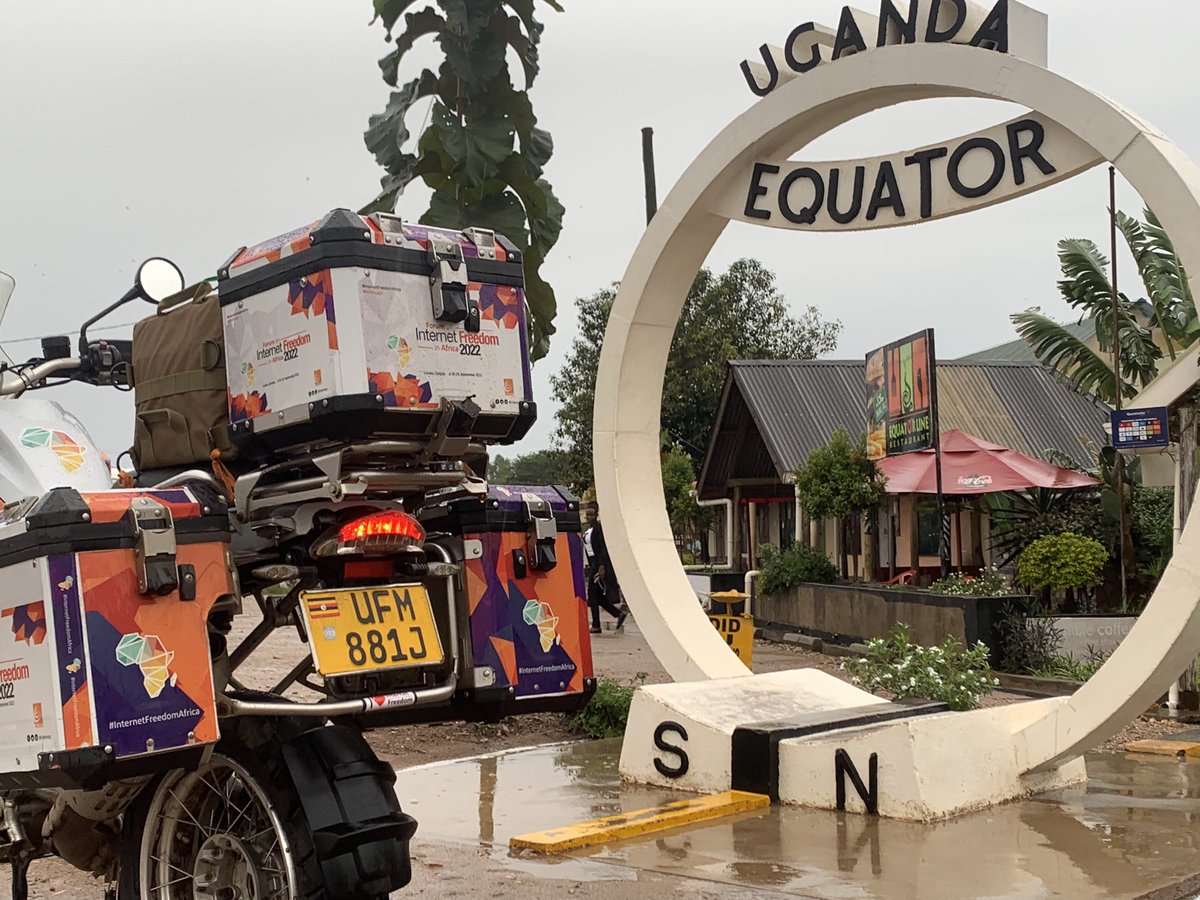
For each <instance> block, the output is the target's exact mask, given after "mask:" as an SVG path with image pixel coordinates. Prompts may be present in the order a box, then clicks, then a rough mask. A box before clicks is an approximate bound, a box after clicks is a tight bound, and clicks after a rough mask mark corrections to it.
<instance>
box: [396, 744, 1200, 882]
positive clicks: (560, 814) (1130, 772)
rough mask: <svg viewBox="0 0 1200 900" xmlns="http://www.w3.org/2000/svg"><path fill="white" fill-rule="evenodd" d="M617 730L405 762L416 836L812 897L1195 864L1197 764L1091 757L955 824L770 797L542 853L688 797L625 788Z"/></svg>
mask: <svg viewBox="0 0 1200 900" xmlns="http://www.w3.org/2000/svg"><path fill="white" fill-rule="evenodd" d="M619 754H620V741H619V740H614V741H592V742H584V743H573V744H566V745H560V746H557V747H546V748H537V749H532V750H524V751H516V752H510V753H505V754H500V755H496V756H490V757H484V758H478V759H471V760H464V761H457V762H452V763H440V764H433V765H429V766H423V767H419V768H416V769H408V770H401V771H400V772H398V775H397V783H396V789H397V791H398V792H399V794H400V797H401V799H402V802H403V804H404V807H405V811H406V812H410V813H412V814H413V815H414V816H416V818H417V821H418V822H419V823H420V828H419V830H418V832H417V837H416V839H415V840H416V842H417V843H419V842H420V840H421V838H436V839H439V840H444V841H451V842H461V843H469V844H472V845H476V846H481V847H485V848H490V850H491V853H492V855H493V856H494V857H495V858H498V859H505V860H507V863H506V864H507V865H509V866H511V867H514V868H517V869H520V870H522V871H525V872H527V873H533V874H539V873H540V874H543V875H546V876H547V877H555V878H579V879H588V880H595V879H629V878H634V877H636V873H637V872H638V871H654V872H659V873H663V874H668V875H678V876H688V877H692V878H700V879H704V880H708V881H714V882H722V883H727V884H730V885H736V886H739V887H742V888H746V889H751V890H755V891H756V892H762V893H775V892H779V893H783V894H799V895H802V896H806V897H815V898H828V900H842V898H880V900H883V898H886V900H904V898H914V900H916V898H920V900H939V898H946V900H951V898H953V900H957V898H962V897H967V896H969V897H988V898H1018V897H1019V898H1037V897H1071V898H1077V897H1113V898H1127V897H1135V896H1137V895H1139V894H1142V893H1144V892H1146V891H1148V890H1152V889H1153V888H1155V887H1160V886H1163V885H1167V884H1171V883H1173V882H1175V881H1179V880H1181V879H1183V878H1186V877H1188V876H1190V875H1193V874H1195V873H1196V872H1197V871H1200V852H1197V851H1198V844H1200V835H1197V834H1196V830H1195V822H1196V821H1197V820H1198V819H1200V763H1198V762H1193V761H1178V760H1175V759H1172V758H1169V757H1147V756H1133V755H1128V754H1094V755H1092V756H1089V757H1088V773H1089V781H1088V783H1087V785H1086V786H1085V785H1079V786H1077V787H1073V788H1067V789H1064V790H1060V791H1055V792H1051V793H1049V794H1045V795H1042V796H1040V797H1037V798H1034V799H1031V800H1027V801H1023V802H1018V803H1010V804H1005V805H1003V806H999V807H995V808H993V809H990V810H985V811H983V812H979V813H973V814H971V815H967V816H962V817H959V818H956V819H953V820H951V821H948V822H940V823H935V824H931V825H919V824H915V823H910V822H900V821H895V820H889V819H870V818H866V817H863V816H857V815H844V814H839V813H833V812H827V811H824V810H807V809H800V808H796V807H775V808H773V809H772V810H770V811H769V812H766V813H763V814H748V815H744V816H741V817H739V818H737V819H733V820H723V821H719V822H717V823H716V824H714V825H711V826H708V827H703V828H692V829H690V830H686V831H682V832H676V833H672V834H667V835H663V836H659V837H657V838H651V839H648V840H642V841H628V842H624V843H620V844H613V845H609V846H606V847H602V848H598V849H594V850H587V851H576V852H575V853H572V854H568V855H564V856H558V857H553V858H551V859H545V858H543V857H540V856H521V857H516V856H511V855H510V854H509V851H508V840H509V838H511V837H512V836H513V835H516V834H522V833H524V832H529V831H540V830H543V829H546V828H552V827H556V826H560V825H568V824H572V823H575V822H580V821H583V820H585V819H592V818H597V817H599V816H609V815H616V814H617V813H621V812H630V811H633V810H637V809H642V808H645V807H647V806H652V805H654V804H656V803H660V802H664V801H669V800H674V799H679V798H680V797H681V796H686V795H681V794H678V793H675V792H671V791H666V790H660V789H655V788H648V787H644V786H635V785H626V784H622V783H621V781H620V778H619V776H618V772H617V760H618V757H619Z"/></svg>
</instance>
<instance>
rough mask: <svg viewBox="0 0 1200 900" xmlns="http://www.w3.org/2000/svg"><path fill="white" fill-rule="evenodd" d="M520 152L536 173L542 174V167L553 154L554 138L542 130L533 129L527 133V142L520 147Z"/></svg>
mask: <svg viewBox="0 0 1200 900" xmlns="http://www.w3.org/2000/svg"><path fill="white" fill-rule="evenodd" d="M521 152H522V153H524V154H525V157H526V160H527V161H528V162H529V164H530V165H531V166H533V167H534V168H535V169H536V170H537V173H538V174H539V175H540V174H541V173H542V167H543V166H545V165H546V163H548V162H549V161H550V157H551V155H553V153H554V138H552V137H551V136H550V132H548V131H546V130H545V129H544V128H538V127H536V126H535V127H533V128H531V129H530V131H529V141H528V142H527V143H525V144H522V146H521Z"/></svg>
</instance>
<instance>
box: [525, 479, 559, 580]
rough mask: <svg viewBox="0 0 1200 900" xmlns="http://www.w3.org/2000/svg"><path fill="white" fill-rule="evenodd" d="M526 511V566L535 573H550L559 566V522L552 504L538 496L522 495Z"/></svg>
mask: <svg viewBox="0 0 1200 900" xmlns="http://www.w3.org/2000/svg"><path fill="white" fill-rule="evenodd" d="M521 500H522V507H523V509H524V511H525V528H526V532H525V533H526V537H525V557H526V564H527V565H528V566H529V568H531V569H533V570H534V571H535V572H549V571H550V570H551V569H553V568H554V567H555V566H556V565H558V558H557V556H556V555H555V552H554V542H555V540H556V539H557V538H558V522H557V521H555V519H554V511H553V510H552V509H551V508H550V503H549V502H548V501H546V500H544V499H542V498H541V497H539V496H537V495H536V494H522V495H521Z"/></svg>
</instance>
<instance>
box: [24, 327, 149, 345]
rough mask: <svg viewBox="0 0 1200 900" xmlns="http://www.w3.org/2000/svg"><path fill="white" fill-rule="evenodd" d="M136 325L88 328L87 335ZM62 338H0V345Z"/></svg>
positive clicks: (44, 336)
mask: <svg viewBox="0 0 1200 900" xmlns="http://www.w3.org/2000/svg"><path fill="white" fill-rule="evenodd" d="M136 324H137V322H125V323H123V324H121V325H104V326H102V327H100V328H89V329H88V334H96V333H98V332H101V331H117V330H119V329H122V328H132V327H133V326H134V325H136ZM62 336H63V335H62V333H61V332H60V333H58V334H38V335H33V336H32V337H19V338H0V344H29V343H32V342H33V341H41V340H43V339H45V338H48V337H62ZM69 336H70V335H68V337H69Z"/></svg>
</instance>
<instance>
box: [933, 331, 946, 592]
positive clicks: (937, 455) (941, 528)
mask: <svg viewBox="0 0 1200 900" xmlns="http://www.w3.org/2000/svg"><path fill="white" fill-rule="evenodd" d="M927 334H928V341H929V351H928V352H929V419H930V421H929V427H930V429H931V430H932V432H933V467H934V473H935V475H936V476H937V521H938V558H939V559H940V561H941V572H942V576H941V577H942V578H945V577H946V576H947V575H949V574H950V523H949V522H947V521H946V497H945V494H944V493H943V491H942V426H941V423H940V422H939V421H938V389H937V383H938V378H937V348H936V347H934V343H933V329H932V328H930V329H929V330H928V332H927Z"/></svg>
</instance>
